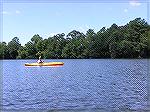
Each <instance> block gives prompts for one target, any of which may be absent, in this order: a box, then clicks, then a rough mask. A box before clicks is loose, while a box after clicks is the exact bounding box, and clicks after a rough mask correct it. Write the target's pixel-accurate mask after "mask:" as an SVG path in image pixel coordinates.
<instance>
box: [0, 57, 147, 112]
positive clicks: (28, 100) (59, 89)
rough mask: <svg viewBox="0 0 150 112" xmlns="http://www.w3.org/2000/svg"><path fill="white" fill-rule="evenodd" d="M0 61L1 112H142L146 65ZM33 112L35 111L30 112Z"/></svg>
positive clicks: (98, 61) (132, 62)
mask: <svg viewBox="0 0 150 112" xmlns="http://www.w3.org/2000/svg"><path fill="white" fill-rule="evenodd" d="M48 61H62V62H64V63H65V64H64V66H60V67H25V66H24V63H27V62H29V63H30V62H31V63H32V62H35V60H4V61H3V99H2V101H3V103H2V106H3V110H5V111H7V110H9V111H10V110H12V111H13V110H18V111H19V110H20V111H24V110H25V111H31V110H32V111H35V112H37V111H42V112H43V111H44V112H48V111H49V112H52V111H55V112H74V111H79V112H80V111H82V112H103V111H104V112H109V111H110V112H111V111H117V110H118V111H119V112H120V111H131V112H132V111H135V110H139V111H142V112H143V111H148V110H149V108H148V97H149V96H148V92H147V90H148V89H147V88H148V87H147V80H148V73H147V71H148V60H111V59H110V60H103V59H93V60H92V59H91V60H86V59H84V60H45V62H48ZM34 109H36V110H34Z"/></svg>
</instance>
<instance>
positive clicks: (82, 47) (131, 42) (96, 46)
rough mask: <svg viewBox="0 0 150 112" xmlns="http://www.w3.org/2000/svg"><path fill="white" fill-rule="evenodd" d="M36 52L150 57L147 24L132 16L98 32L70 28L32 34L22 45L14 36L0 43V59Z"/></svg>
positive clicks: (58, 56) (45, 55) (47, 56)
mask: <svg viewBox="0 0 150 112" xmlns="http://www.w3.org/2000/svg"><path fill="white" fill-rule="evenodd" d="M27 38H28V37H27ZM40 55H41V56H42V58H44V59H63V58H64V59H83V58H85V59H94V58H150V25H149V24H148V23H147V22H146V21H145V20H144V19H141V18H136V19H134V20H132V21H130V22H129V23H127V24H126V25H124V26H117V25H116V24H115V23H114V24H112V25H111V26H110V27H109V28H106V27H102V28H101V29H100V30H99V31H98V32H94V29H89V30H87V32H86V33H85V34H84V33H82V32H80V31H77V30H73V31H71V32H69V33H68V34H67V35H65V34H64V33H60V34H57V35H54V36H52V37H48V38H47V39H43V38H42V37H41V36H40V35H38V34H35V35H34V36H33V37H32V38H31V40H30V41H29V42H27V43H26V44H25V45H24V46H22V45H21V43H20V42H19V38H18V37H14V38H13V39H12V40H11V41H10V42H8V43H6V42H0V59H35V58H38V56H40Z"/></svg>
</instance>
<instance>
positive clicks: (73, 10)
mask: <svg viewBox="0 0 150 112" xmlns="http://www.w3.org/2000/svg"><path fill="white" fill-rule="evenodd" d="M147 11H148V10H147V3H146V2H141V1H138V0H128V1H126V2H120V3H119V2H111V3H109V2H95V3H94V2H93V3H92V2H82V3H81V2H78V3H77V2H76V3H73V2H72V3H71V2H68V3H67V2H64V3H63V2H61V3H59V2H56V3H54V2H45V3H44V2H39V3H38V2H33V3H28V2H25V3H16V2H14V3H13V2H11V3H7V2H4V3H3V10H2V11H1V15H2V17H3V21H2V22H3V25H2V29H3V30H2V31H3V39H2V40H3V41H5V42H9V41H11V39H12V38H13V37H16V36H17V37H19V39H20V42H21V44H22V45H24V44H25V43H27V42H28V41H29V40H30V39H31V38H32V36H33V35H34V34H39V35H40V36H42V37H43V38H48V37H50V36H53V35H54V34H58V33H65V34H68V33H69V32H70V31H72V30H79V31H81V32H83V33H85V32H86V31H87V30H88V29H89V28H91V29H94V31H95V32H97V31H99V30H100V29H101V28H102V27H110V26H111V25H112V24H113V23H116V24H117V25H119V26H120V25H125V24H126V23H128V22H129V21H130V20H133V19H135V18H137V17H141V18H143V19H145V20H147V18H148V17H147Z"/></svg>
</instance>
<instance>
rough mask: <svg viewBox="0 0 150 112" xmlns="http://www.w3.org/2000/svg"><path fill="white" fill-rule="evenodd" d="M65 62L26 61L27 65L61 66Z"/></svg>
mask: <svg viewBox="0 0 150 112" xmlns="http://www.w3.org/2000/svg"><path fill="white" fill-rule="evenodd" d="M61 65H64V63H63V62H47V63H46V62H44V63H25V66H61Z"/></svg>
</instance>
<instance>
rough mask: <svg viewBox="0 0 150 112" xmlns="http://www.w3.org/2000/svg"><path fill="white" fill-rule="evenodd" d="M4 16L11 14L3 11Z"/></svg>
mask: <svg viewBox="0 0 150 112" xmlns="http://www.w3.org/2000/svg"><path fill="white" fill-rule="evenodd" d="M2 14H4V15H8V14H10V12H7V11H3V12H2Z"/></svg>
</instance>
